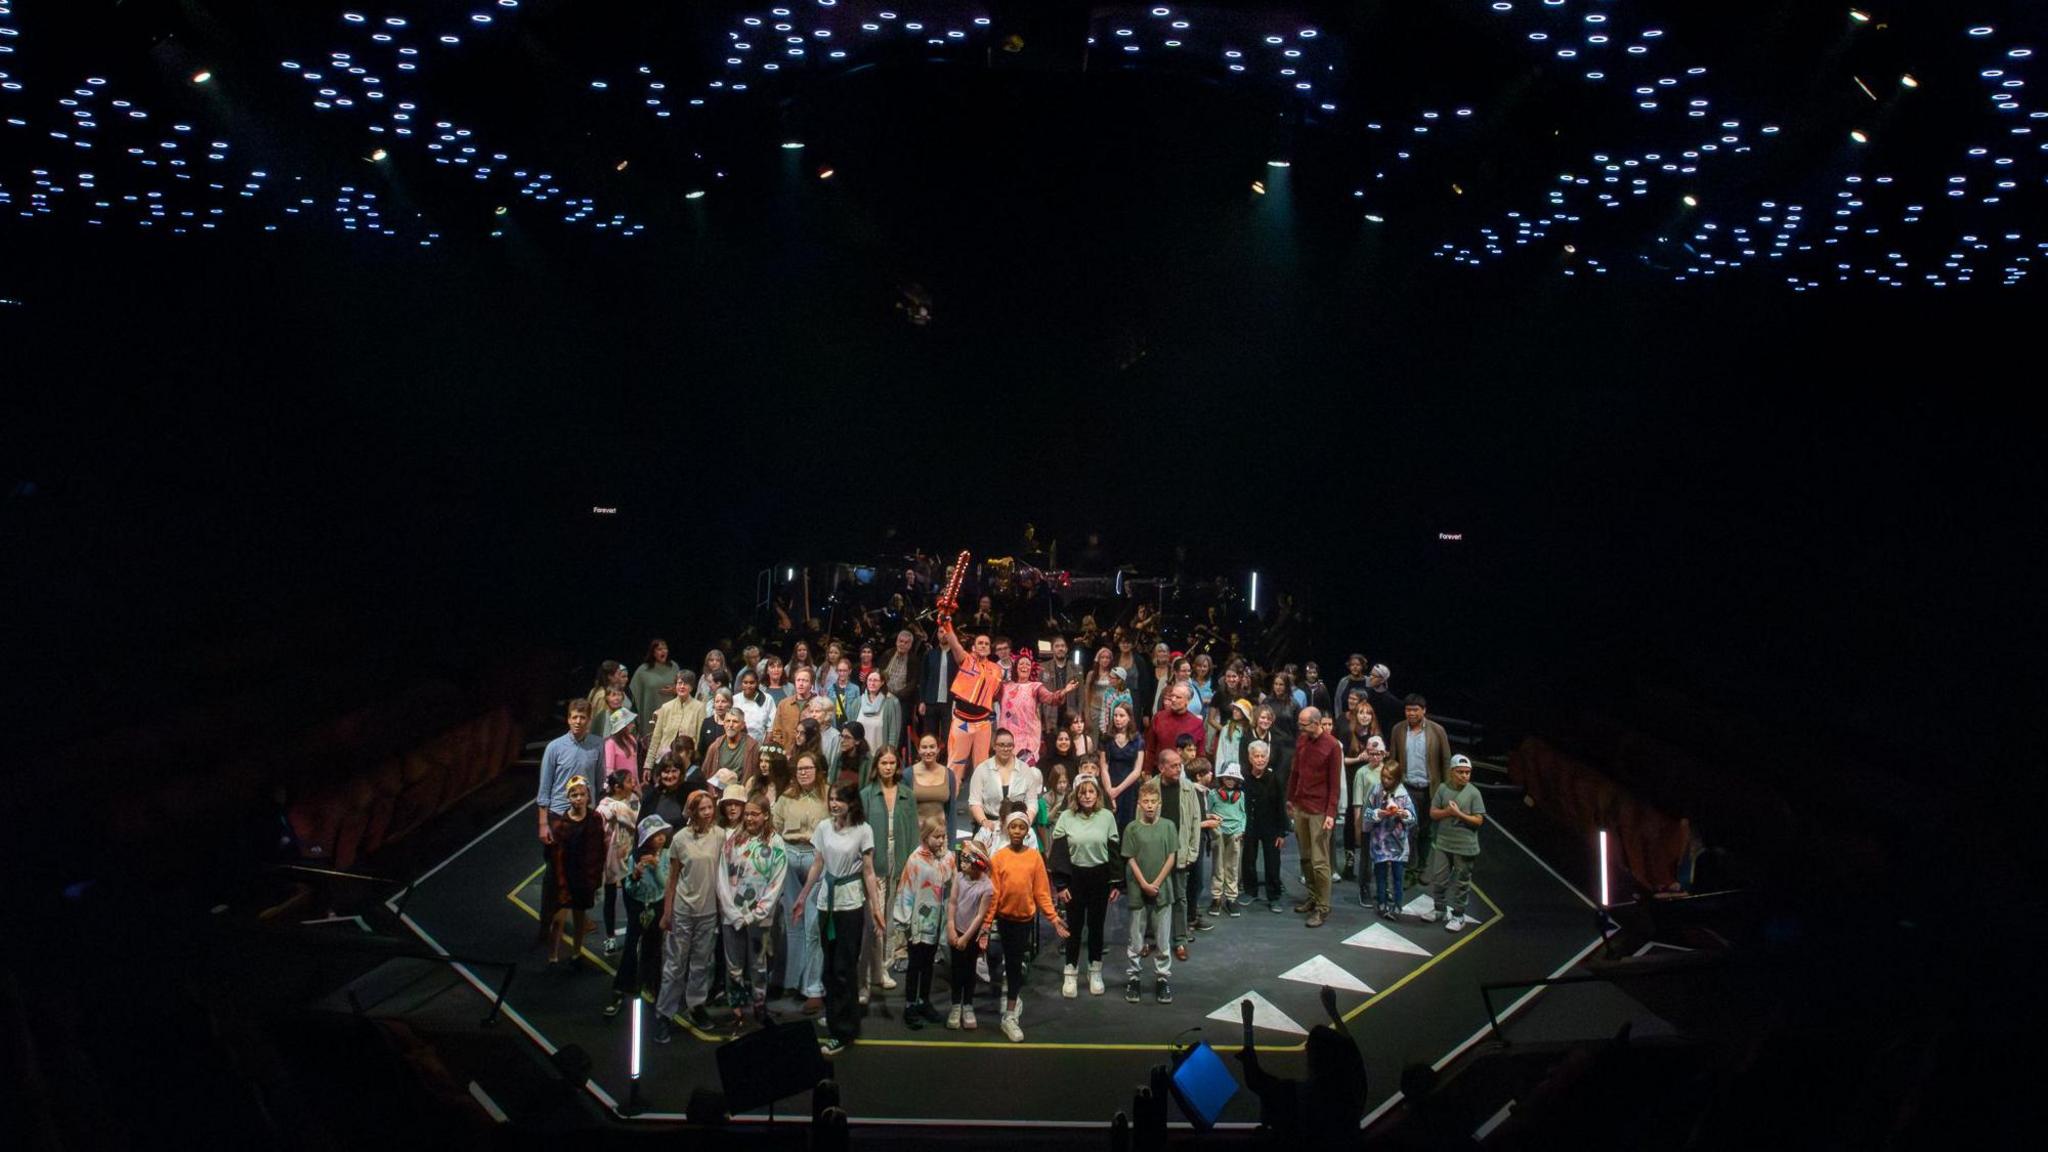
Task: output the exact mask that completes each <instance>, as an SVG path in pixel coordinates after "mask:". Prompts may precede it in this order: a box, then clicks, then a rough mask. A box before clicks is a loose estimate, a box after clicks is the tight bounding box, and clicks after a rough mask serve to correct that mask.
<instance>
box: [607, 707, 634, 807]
mask: <svg viewBox="0 0 2048 1152" xmlns="http://www.w3.org/2000/svg"><path fill="white" fill-rule="evenodd" d="M638 719H639V716H638V715H637V714H636V713H634V711H633V710H632V709H631V708H628V707H626V706H625V705H624V703H623V697H622V702H621V704H620V706H619V707H618V708H617V709H615V710H614V711H612V712H609V713H606V714H605V718H604V771H605V778H606V779H610V777H611V774H612V773H614V772H624V773H625V774H626V775H627V776H629V777H631V778H632V781H633V787H634V788H635V789H636V790H637V789H638V788H639V786H640V736H639V733H638V729H637V728H636V727H635V725H634V721H636V720H638Z"/></svg>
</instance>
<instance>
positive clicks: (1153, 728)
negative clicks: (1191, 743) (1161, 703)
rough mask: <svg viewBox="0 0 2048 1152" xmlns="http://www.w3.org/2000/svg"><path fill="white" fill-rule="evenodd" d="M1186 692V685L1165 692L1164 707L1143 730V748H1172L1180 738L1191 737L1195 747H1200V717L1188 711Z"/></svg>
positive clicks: (1187, 690)
mask: <svg viewBox="0 0 2048 1152" xmlns="http://www.w3.org/2000/svg"><path fill="white" fill-rule="evenodd" d="M1188 692H1189V689H1188V686H1187V685H1186V684H1175V685H1173V686H1172V687H1170V688H1168V689H1167V690H1166V706H1165V707H1163V708H1161V709H1160V710H1159V711H1158V712H1157V713H1155V714H1154V715H1153V717H1152V723H1151V725H1150V726H1149V727H1148V728H1146V730H1145V747H1147V748H1151V749H1155V750H1156V749H1160V748H1172V747H1175V746H1177V745H1178V744H1179V743H1180V738H1181V737H1182V736H1192V737H1194V739H1195V747H1197V748H1199V747H1201V746H1202V717H1201V716H1200V715H1198V714H1197V713H1194V712H1190V711H1188Z"/></svg>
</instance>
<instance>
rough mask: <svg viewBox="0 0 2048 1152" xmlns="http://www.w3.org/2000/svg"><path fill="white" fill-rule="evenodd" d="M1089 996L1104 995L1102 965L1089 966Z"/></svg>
mask: <svg viewBox="0 0 2048 1152" xmlns="http://www.w3.org/2000/svg"><path fill="white" fill-rule="evenodd" d="M1088 994H1089V995H1090V996H1100V995H1102V965H1100V964H1090V965H1089V966H1088Z"/></svg>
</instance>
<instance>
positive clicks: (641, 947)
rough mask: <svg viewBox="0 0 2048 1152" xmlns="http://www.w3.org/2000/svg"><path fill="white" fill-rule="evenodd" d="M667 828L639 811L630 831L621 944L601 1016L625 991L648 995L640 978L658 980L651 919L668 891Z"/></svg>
mask: <svg viewBox="0 0 2048 1152" xmlns="http://www.w3.org/2000/svg"><path fill="white" fill-rule="evenodd" d="M671 831H672V829H671V828H670V826H669V822H668V821H667V820H664V819H662V818H661V817H660V816H658V815H648V816H642V817H641V818H640V824H639V827H638V828H637V829H635V832H634V837H633V839H634V844H633V849H632V852H631V856H630V858H629V860H628V862H627V871H626V874H625V879H624V886H623V888H622V891H623V892H624V894H625V897H626V943H625V947H624V948H623V950H621V951H620V953H619V960H618V970H617V971H616V972H615V973H613V975H612V1000H611V1003H610V1004H608V1005H606V1006H605V1010H604V1015H605V1018H606V1019H610V1018H611V1017H613V1016H616V1015H618V1014H619V1008H620V1006H621V1005H623V1004H624V1003H625V1002H626V997H628V996H642V997H644V998H645V999H648V1000H652V999H653V998H654V993H655V989H653V988H646V989H645V990H644V991H643V985H642V978H643V977H646V978H650V979H652V980H653V981H655V982H657V983H658V982H659V981H660V980H661V943H662V934H661V932H660V931H658V930H657V928H658V926H657V925H656V924H655V921H656V920H657V919H659V918H660V916H661V898H662V894H663V893H664V892H666V891H667V890H668V853H667V852H665V851H663V849H665V848H667V847H668V838H669V833H670V832H671Z"/></svg>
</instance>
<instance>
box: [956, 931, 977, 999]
mask: <svg viewBox="0 0 2048 1152" xmlns="http://www.w3.org/2000/svg"><path fill="white" fill-rule="evenodd" d="M948 955H950V956H952V958H953V1003H954V1004H955V1005H961V1004H972V1003H974V962H975V961H976V960H979V959H981V935H980V933H979V931H977V932H976V934H975V935H973V936H969V937H968V938H967V947H965V948H955V949H953V950H952V951H951V952H949V953H948Z"/></svg>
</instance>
